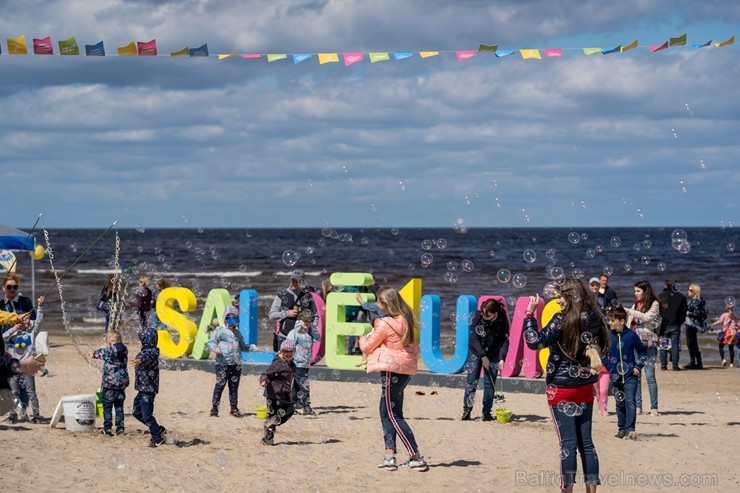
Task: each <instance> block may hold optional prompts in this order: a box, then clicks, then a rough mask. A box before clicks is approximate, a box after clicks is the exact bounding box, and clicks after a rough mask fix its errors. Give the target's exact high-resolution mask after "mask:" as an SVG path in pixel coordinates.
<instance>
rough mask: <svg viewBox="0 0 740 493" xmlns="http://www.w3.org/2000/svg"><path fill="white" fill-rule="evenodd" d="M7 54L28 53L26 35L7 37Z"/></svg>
mask: <svg viewBox="0 0 740 493" xmlns="http://www.w3.org/2000/svg"><path fill="white" fill-rule="evenodd" d="M7 41H8V54H10V55H28V46H26V36H25V35H23V36H18V37H17V38H8V39H7Z"/></svg>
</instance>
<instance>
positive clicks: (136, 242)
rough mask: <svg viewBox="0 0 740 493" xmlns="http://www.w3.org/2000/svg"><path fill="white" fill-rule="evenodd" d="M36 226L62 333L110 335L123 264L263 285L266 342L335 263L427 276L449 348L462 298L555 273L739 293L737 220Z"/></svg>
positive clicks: (192, 278) (716, 297) (710, 341)
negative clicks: (112, 297) (293, 278)
mask: <svg viewBox="0 0 740 493" xmlns="http://www.w3.org/2000/svg"><path fill="white" fill-rule="evenodd" d="M34 233H35V234H34V236H35V237H36V242H37V244H41V245H43V246H44V247H47V238H48V246H50V247H51V253H52V255H53V259H52V260H53V265H54V268H55V269H56V271H57V274H58V275H60V276H62V275H63V278H62V279H61V283H60V286H61V295H60V289H59V286H55V277H54V273H53V271H52V268H51V263H50V258H49V255H48V254H47V255H45V256H44V258H43V259H41V260H37V261H34V262H32V261H31V258H30V256H29V255H28V254H22V255H19V257H18V265H17V270H18V273H19V274H21V276H22V280H21V292H22V294H24V295H26V296H33V295H34V292H35V296H39V295H41V294H44V293H46V294H47V296H46V306H45V322H44V325H45V328H46V329H47V330H49V332H50V335H51V336H53V337H73V336H74V335H75V334H102V330H103V320H104V319H103V316H102V315H103V314H102V312H100V311H98V310H96V308H95V307H96V304H97V301H98V299H99V295H100V291H101V289H102V287H103V285H104V284H105V283H106V281H107V277H108V275H109V274H112V273H114V271H115V266H116V263H118V265H119V266H120V268H121V269H123V270H124V271H125V272H127V273H130V274H132V276H130V278H131V282H130V284H129V288H130V289H129V290H128V293H129V294H130V293H131V291H132V288H133V287H134V286H135V285H136V279H137V278H138V276H139V275H147V276H148V277H149V278H150V280H151V284H152V285H153V284H154V281H155V280H156V279H159V278H164V279H166V280H167V281H168V282H169V283H170V284H171V285H173V286H184V287H187V288H189V289H191V290H192V291H193V292H194V293H195V295H196V297H197V299H198V304H199V305H198V306H199V307H202V306H203V305H204V304H205V299H206V297H207V295H208V292H209V291H210V290H211V289H213V288H226V289H228V290H229V291H231V292H232V293H236V292H238V291H240V290H242V289H254V290H256V291H257V292H258V293H259V297H260V308H259V310H260V311H259V317H260V331H259V336H258V339H259V343H260V345H267V344H268V341H271V330H272V324H271V323H269V322H268V319H267V312H268V311H269V306H270V304H271V303H272V300H273V299H274V297H275V295H276V292H277V290H278V289H279V288H281V287H285V286H287V285H288V282H289V276H290V273H291V271H292V270H293V269H302V270H304V271H305V273H306V278H307V281H308V284H310V285H312V286H314V287H315V288H317V289H319V288H320V286H321V282H322V280H323V279H325V278H328V277H329V275H330V274H331V273H334V272H369V273H371V274H372V275H373V276H374V277H375V279H376V281H377V283H378V284H380V285H392V286H395V287H397V288H401V287H402V286H403V285H405V284H406V283H407V282H408V281H409V280H410V279H411V278H421V279H422V290H423V293H424V294H438V295H439V296H440V298H441V305H442V321H443V322H442V328H441V337H442V340H441V345H442V347H443V349H447V350H449V351H450V352H452V351H453V347H454V346H453V345H454V339H455V336H454V330H455V318H456V316H455V307H456V301H457V298H458V296H460V295H474V296H482V295H502V296H505V297H506V298H507V300H508V302H509V304H510V307H513V305H514V303H515V302H516V299H517V298H518V297H520V296H528V295H532V294H535V293H541V292H542V291H543V288H544V286H545V285H546V284H547V283H548V282H549V281H551V280H552V279H553V278H554V277H558V276H561V275H572V276H575V277H580V278H581V279H582V280H583V281H584V283H587V282H588V280H589V279H590V278H591V277H598V276H599V275H600V274H601V273H607V274H609V275H610V281H609V285H610V286H611V287H613V288H614V289H615V290H616V292H617V294H618V296H619V299H620V300H621V301H622V302H623V303H624V304H626V305H631V304H632V302H633V301H634V294H633V286H634V284H635V283H636V282H637V281H640V280H648V281H649V282H650V283H651V284H652V285H653V288H654V290H655V291H656V292H660V291H662V289H663V284H664V281H665V280H666V279H667V278H673V279H675V280H676V281H677V282H678V284H679V289H680V291H681V292H683V293H684V294H685V293H686V291H687V289H688V286H689V284H690V283H697V284H699V285H700V286H701V290H702V296H703V298H704V299H705V300H706V302H707V308H708V311H709V314H710V317H712V318H717V317H718V316H719V315H720V314H721V313H722V311H723V310H724V309H725V306H726V305H727V304H734V302H735V299H736V298H737V297H738V294H740V289H739V288H738V282H737V281H738V279H740V276H738V274H739V273H740V253H738V252H737V251H736V249H735V245H736V244H738V243H739V242H740V241H739V240H740V234H739V233H738V230H736V229H733V228H732V227H704V228H687V227H684V228H680V227H665V228H464V227H459V228H377V229H359V228H357V229H353V228H348V229H342V228H337V229H334V228H328V227H327V228H305V229H245V228H238V229H236V228H235V229H208V228H198V229H190V228H188V229H153V228H143V227H138V228H136V229H120V230H117V229H115V228H111V229H109V230H108V231H105V230H104V229H53V230H48V231H36V232H34ZM47 253H48V252H47ZM32 270H33V272H32ZM32 280H35V289H34V286H33V282H32ZM62 301H63V302H64V303H63V304H62V303H61V302H62ZM62 305H63V306H64V313H63V312H62V309H61V308H62ZM131 306H132V303H131V300H130V299H129V303H128V307H129V308H127V309H126V312H125V313H126V315H125V320H126V323H129V324H131V325H135V324H136V323H137V322H136V319H135V314H134V309H133V308H130V307H131ZM512 311H513V310H512ZM200 315H201V312H200V311H199V310H196V311H195V312H194V314H193V315H192V316H193V317H194V320H195V321H196V323H197V322H199V320H200ZM715 335H716V334H712V333H707V334H703V335H702V336H701V347H702V352H703V353H705V358H707V357H708V358H709V359H711V358H715V359H716V358H717V356H716V354H717V344H716V341H715ZM53 337H52V340H53ZM683 354H684V355H685V354H687V353H686V352H684V353H683ZM684 357H685V356H684Z"/></svg>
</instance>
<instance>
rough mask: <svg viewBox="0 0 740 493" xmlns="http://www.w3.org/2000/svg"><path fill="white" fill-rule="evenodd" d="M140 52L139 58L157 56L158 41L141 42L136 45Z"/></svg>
mask: <svg viewBox="0 0 740 493" xmlns="http://www.w3.org/2000/svg"><path fill="white" fill-rule="evenodd" d="M136 46H137V48H138V50H139V56H157V40H156V39H153V40H151V41H149V42H148V43H143V42H141V41H139V42H138V43H136Z"/></svg>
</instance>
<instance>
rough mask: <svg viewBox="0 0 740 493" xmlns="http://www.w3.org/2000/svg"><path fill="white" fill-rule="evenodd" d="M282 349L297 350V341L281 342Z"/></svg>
mask: <svg viewBox="0 0 740 493" xmlns="http://www.w3.org/2000/svg"><path fill="white" fill-rule="evenodd" d="M280 350H281V351H295V342H293V341H283V343H282V344H280Z"/></svg>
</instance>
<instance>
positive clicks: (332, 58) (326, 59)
mask: <svg viewBox="0 0 740 493" xmlns="http://www.w3.org/2000/svg"><path fill="white" fill-rule="evenodd" d="M325 63H339V55H338V54H336V53H319V65H323V64H325Z"/></svg>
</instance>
